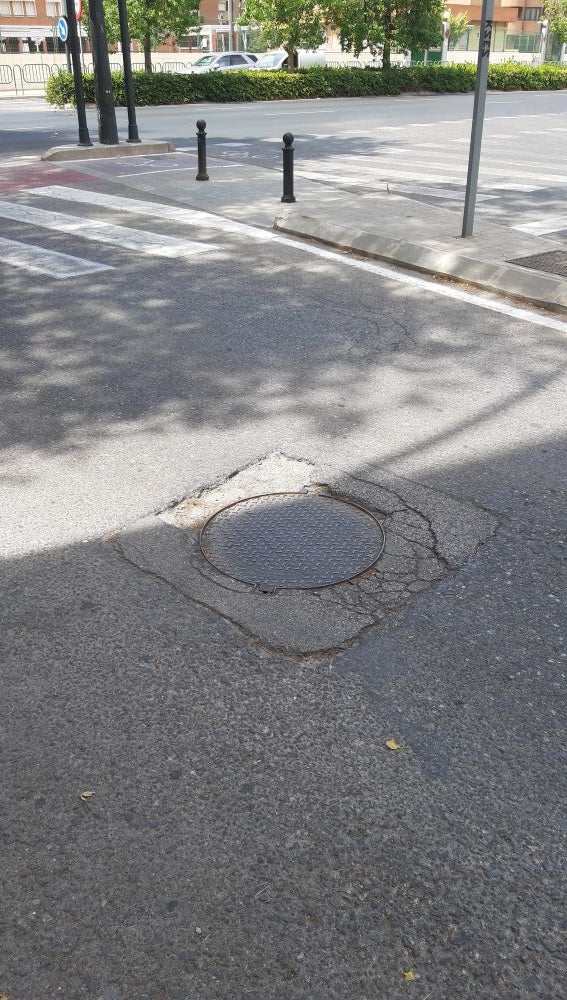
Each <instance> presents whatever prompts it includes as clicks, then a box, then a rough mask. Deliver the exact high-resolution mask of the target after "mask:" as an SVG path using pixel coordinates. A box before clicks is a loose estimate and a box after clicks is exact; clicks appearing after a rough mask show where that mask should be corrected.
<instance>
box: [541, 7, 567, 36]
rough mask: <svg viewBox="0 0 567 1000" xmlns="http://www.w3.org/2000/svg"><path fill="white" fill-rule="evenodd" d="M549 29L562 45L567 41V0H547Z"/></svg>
mask: <svg viewBox="0 0 567 1000" xmlns="http://www.w3.org/2000/svg"><path fill="white" fill-rule="evenodd" d="M543 9H544V12H545V16H546V18H547V19H548V21H549V30H550V32H551V34H552V35H553V37H554V38H556V39H557V41H558V42H559V43H560V44H561V45H565V44H566V43H567V0H547V2H546V4H545V6H544V8H543Z"/></svg>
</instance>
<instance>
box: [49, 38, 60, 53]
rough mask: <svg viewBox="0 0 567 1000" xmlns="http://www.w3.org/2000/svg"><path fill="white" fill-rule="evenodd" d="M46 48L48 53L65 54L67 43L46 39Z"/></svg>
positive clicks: (56, 39)
mask: <svg viewBox="0 0 567 1000" xmlns="http://www.w3.org/2000/svg"><path fill="white" fill-rule="evenodd" d="M45 47H46V49H47V51H48V52H65V42H62V41H61V39H60V38H46V39H45Z"/></svg>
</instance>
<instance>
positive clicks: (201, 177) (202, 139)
mask: <svg viewBox="0 0 567 1000" xmlns="http://www.w3.org/2000/svg"><path fill="white" fill-rule="evenodd" d="M206 127H207V123H206V122H205V121H203V119H202V118H199V121H198V122H197V130H198V131H197V176H196V177H195V180H196V181H208V179H209V175H208V173H207V133H206V132H205V129H206Z"/></svg>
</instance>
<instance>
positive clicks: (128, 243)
mask: <svg viewBox="0 0 567 1000" xmlns="http://www.w3.org/2000/svg"><path fill="white" fill-rule="evenodd" d="M0 218H3V219H11V220H12V221H14V222H23V223H25V224H26V225H30V226H39V227H40V228H42V229H52V230H54V231H55V232H58V233H69V234H70V235H71V236H78V237H80V238H81V239H86V240H94V241H96V242H97V243H110V244H111V245H112V246H117V247H120V248H122V249H125V250H136V251H137V252H138V253H143V254H151V255H154V256H158V257H192V256H194V255H195V254H200V253H208V252H210V251H211V250H219V249H220V248H219V247H218V246H215V245H214V244H211V243H196V242H194V241H192V240H180V239H177V238H176V237H175V236H161V235H160V234H159V233H148V232H144V231H143V230H138V229H130V228H126V227H125V226H113V225H111V224H110V223H108V222H102V221H99V220H98V219H97V220H93V219H83V218H81V217H80V216H75V215H65V214H64V213H63V212H46V211H44V210H43V209H41V208H36V207H35V206H33V207H32V206H29V205H20V204H18V203H17V202H7V201H1V202H0Z"/></svg>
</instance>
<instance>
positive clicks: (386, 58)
mask: <svg viewBox="0 0 567 1000" xmlns="http://www.w3.org/2000/svg"><path fill="white" fill-rule="evenodd" d="M391 54H392V46H391V43H390V40H389V39H387V40H385V41H384V51H383V52H382V69H391V68H392V59H391Z"/></svg>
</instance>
